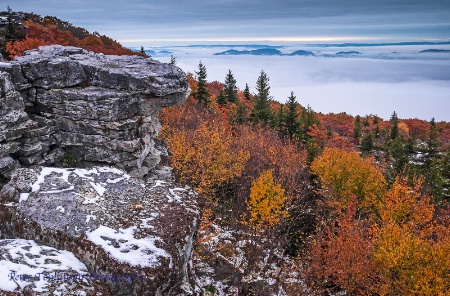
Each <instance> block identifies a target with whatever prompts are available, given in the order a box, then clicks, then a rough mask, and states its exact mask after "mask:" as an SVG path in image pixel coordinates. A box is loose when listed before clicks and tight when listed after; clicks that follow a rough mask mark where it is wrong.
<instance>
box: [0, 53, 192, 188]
mask: <svg viewBox="0 0 450 296" xmlns="http://www.w3.org/2000/svg"><path fill="white" fill-rule="evenodd" d="M2 71H3V72H2ZM0 90H1V92H0V128H1V129H0V183H1V182H2V181H3V182H5V181H6V180H8V179H9V178H10V177H11V173H12V171H13V170H14V169H15V168H17V167H19V166H30V165H45V166H55V165H56V166H62V165H65V166H83V167H90V166H94V165H105V164H107V165H113V166H115V167H117V168H120V169H123V170H125V171H127V172H128V173H129V174H130V175H132V176H134V177H144V176H146V175H148V174H149V172H150V171H151V170H153V169H155V168H157V166H158V164H159V162H160V159H161V155H162V154H164V151H165V149H160V148H159V147H161V143H160V142H159V141H158V140H157V139H156V136H157V134H158V132H159V130H160V128H161V126H160V123H159V121H158V114H159V112H160V110H161V108H163V107H166V106H171V105H174V104H180V103H182V102H184V101H185V100H186V98H187V96H188V93H189V86H188V82H187V76H186V74H185V73H184V72H183V71H181V70H180V69H179V68H177V67H176V66H174V65H170V64H164V63H160V62H158V61H155V60H153V59H151V58H142V57H139V56H108V55H103V54H95V53H92V52H87V51H85V50H83V49H81V48H76V47H64V46H60V45H51V46H43V47H40V48H39V49H35V50H31V51H27V52H25V53H24V55H23V56H21V57H18V58H16V59H15V60H14V61H13V62H10V63H0Z"/></svg>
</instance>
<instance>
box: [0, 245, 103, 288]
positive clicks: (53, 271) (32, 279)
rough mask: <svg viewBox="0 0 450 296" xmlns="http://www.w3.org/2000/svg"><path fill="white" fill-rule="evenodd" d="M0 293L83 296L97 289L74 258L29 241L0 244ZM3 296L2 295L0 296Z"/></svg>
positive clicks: (61, 251) (64, 252)
mask: <svg viewBox="0 0 450 296" xmlns="http://www.w3.org/2000/svg"><path fill="white" fill-rule="evenodd" d="M0 269H1V270H2V276H1V278H0V291H5V292H17V293H24V294H25V295H31V294H32V295H83V294H84V295H87V293H89V294H92V293H94V292H102V293H103V295H108V293H107V291H105V289H104V288H102V287H101V286H98V285H97V284H96V283H95V282H94V281H93V280H92V279H93V278H92V277H91V276H90V274H89V272H88V269H87V268H86V266H85V265H84V264H83V263H82V262H81V261H80V260H78V259H77V258H76V257H75V256H74V254H72V253H71V252H68V251H64V250H57V249H55V248H52V247H48V246H43V245H39V244H37V243H36V242H34V241H32V240H24V239H4V240H0ZM2 295H3V294H2Z"/></svg>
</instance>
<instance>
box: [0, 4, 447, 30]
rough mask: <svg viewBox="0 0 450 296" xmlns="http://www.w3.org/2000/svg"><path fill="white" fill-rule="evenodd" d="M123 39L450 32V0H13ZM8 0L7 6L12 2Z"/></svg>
mask: <svg viewBox="0 0 450 296" xmlns="http://www.w3.org/2000/svg"><path fill="white" fill-rule="evenodd" d="M7 4H9V5H10V6H11V7H12V8H13V9H14V10H23V11H28V12H35V13H39V14H41V15H55V16H57V17H59V18H61V19H64V20H68V21H70V22H72V23H73V24H74V25H77V26H82V27H86V28H87V29H88V30H90V31H94V30H95V31H99V32H100V33H102V34H107V35H110V36H111V37H113V38H115V39H130V38H131V39H137V38H159V39H163V38H168V39H170V38H180V37H190V38H203V37H204V38H207V37H221V36H223V37H232V36H248V37H250V36H271V35H275V36H311V35H322V36H326V35H370V36H375V35H376V36H385V35H387V36H389V35H396V34H397V35H398V34H407V35H408V34H409V35H411V34H410V33H408V32H410V31H414V32H415V33H416V35H417V36H416V37H418V38H438V37H440V38H449V37H450V33H448V32H450V21H449V20H450V9H449V7H450V1H448V0H430V1H423V0H408V1H404V0H378V1H373V0H370V1H368V0H339V1H330V0H277V1H273V0H271V1H268V0H262V1H261V0H245V1H242V0H241V1H239V0H218V1H207V0H202V1H200V0H190V1H182V0H164V1H155V0H153V1H149V0H134V1H130V2H126V1H123V0H108V1H106V0H96V1H85V0H66V1H63V0H20V1H13V0H9V3H6V5H7ZM6 5H5V6H6Z"/></svg>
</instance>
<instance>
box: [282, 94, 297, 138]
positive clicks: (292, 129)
mask: <svg viewBox="0 0 450 296" xmlns="http://www.w3.org/2000/svg"><path fill="white" fill-rule="evenodd" d="M286 107H287V114H286V118H285V127H286V134H287V136H288V137H289V138H290V139H292V138H293V136H294V135H295V134H297V133H298V128H299V122H298V119H297V117H298V112H297V107H298V103H297V100H296V97H295V96H294V92H293V91H291V95H290V96H289V97H288V101H287V102H286Z"/></svg>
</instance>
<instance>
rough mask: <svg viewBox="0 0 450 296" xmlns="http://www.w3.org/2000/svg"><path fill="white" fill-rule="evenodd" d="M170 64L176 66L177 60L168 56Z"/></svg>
mask: <svg viewBox="0 0 450 296" xmlns="http://www.w3.org/2000/svg"><path fill="white" fill-rule="evenodd" d="M170 64H171V65H176V64H177V60H176V59H175V57H174V56H173V55H170Z"/></svg>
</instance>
